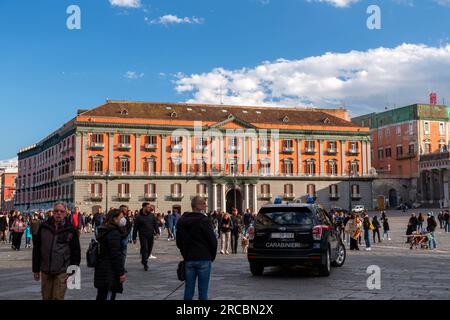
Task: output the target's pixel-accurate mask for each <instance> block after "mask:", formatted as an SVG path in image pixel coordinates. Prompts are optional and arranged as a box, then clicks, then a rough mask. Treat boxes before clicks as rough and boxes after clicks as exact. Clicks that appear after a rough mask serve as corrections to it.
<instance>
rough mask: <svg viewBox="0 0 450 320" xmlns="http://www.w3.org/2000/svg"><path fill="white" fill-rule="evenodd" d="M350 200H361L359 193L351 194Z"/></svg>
mask: <svg viewBox="0 0 450 320" xmlns="http://www.w3.org/2000/svg"><path fill="white" fill-rule="evenodd" d="M352 199H353V200H359V199H361V194H359V193H353V194H352Z"/></svg>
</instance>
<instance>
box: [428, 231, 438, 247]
mask: <svg viewBox="0 0 450 320" xmlns="http://www.w3.org/2000/svg"><path fill="white" fill-rule="evenodd" d="M430 234H431V237H432V239H431V240H428V248H429V249H436V247H437V246H436V236H435V234H434V231H433V232H430Z"/></svg>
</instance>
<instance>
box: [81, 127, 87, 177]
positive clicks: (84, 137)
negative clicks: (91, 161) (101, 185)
mask: <svg viewBox="0 0 450 320" xmlns="http://www.w3.org/2000/svg"><path fill="white" fill-rule="evenodd" d="M81 138H82V146H81V171H83V172H85V171H86V167H87V133H81Z"/></svg>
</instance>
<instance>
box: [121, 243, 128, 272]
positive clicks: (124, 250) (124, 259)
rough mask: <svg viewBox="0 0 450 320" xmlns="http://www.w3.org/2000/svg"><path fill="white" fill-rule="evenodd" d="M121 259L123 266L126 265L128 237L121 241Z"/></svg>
mask: <svg viewBox="0 0 450 320" xmlns="http://www.w3.org/2000/svg"><path fill="white" fill-rule="evenodd" d="M121 246H122V257H123V265H124V266H125V264H126V263H127V252H128V237H126V238H123V239H122V243H121Z"/></svg>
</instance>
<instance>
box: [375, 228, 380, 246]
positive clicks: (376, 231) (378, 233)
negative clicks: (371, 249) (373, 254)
mask: <svg viewBox="0 0 450 320" xmlns="http://www.w3.org/2000/svg"><path fill="white" fill-rule="evenodd" d="M375 235H378V242H381V239H380V229H378V228H375V229H373V243H375V239H376V238H375Z"/></svg>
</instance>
